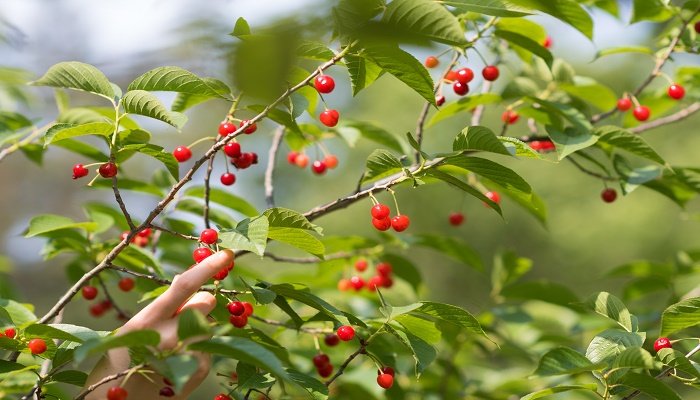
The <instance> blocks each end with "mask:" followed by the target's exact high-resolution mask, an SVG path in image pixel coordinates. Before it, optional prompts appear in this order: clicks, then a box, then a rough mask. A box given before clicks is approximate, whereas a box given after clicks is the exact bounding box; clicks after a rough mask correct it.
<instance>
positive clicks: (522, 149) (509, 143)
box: [498, 136, 549, 161]
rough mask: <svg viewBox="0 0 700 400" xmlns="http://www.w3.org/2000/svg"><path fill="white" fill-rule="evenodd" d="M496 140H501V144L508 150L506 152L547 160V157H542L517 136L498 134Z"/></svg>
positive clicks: (517, 155)
mask: <svg viewBox="0 0 700 400" xmlns="http://www.w3.org/2000/svg"><path fill="white" fill-rule="evenodd" d="M498 140H500V141H501V142H503V145H504V146H505V148H506V149H507V150H508V152H509V153H510V154H512V155H514V156H516V157H526V158H535V159H537V160H546V161H549V159H547V158H544V157H542V155H541V154H540V153H539V152H538V151H536V150H533V149H532V147H530V145H528V144H527V143H525V142H523V141H522V140H520V139H518V138H514V137H509V136H498Z"/></svg>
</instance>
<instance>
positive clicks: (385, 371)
mask: <svg viewBox="0 0 700 400" xmlns="http://www.w3.org/2000/svg"><path fill="white" fill-rule="evenodd" d="M381 374H388V375H391V376H396V371H394V369H393V368H391V367H388V366H387V367H382V370H381V371H380V372H379V373H378V374H377V375H381Z"/></svg>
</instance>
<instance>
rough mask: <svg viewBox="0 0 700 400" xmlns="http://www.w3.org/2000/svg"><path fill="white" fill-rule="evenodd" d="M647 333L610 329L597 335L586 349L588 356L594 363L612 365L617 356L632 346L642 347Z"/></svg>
mask: <svg viewBox="0 0 700 400" xmlns="http://www.w3.org/2000/svg"><path fill="white" fill-rule="evenodd" d="M645 338H646V333H644V332H626V331H623V330H622V329H608V330H604V331H602V332H600V333H599V334H598V335H596V336H595V337H594V338H593V340H591V343H590V344H589V345H588V348H587V349H586V357H588V359H589V360H591V361H592V362H594V363H599V362H604V363H608V365H611V364H612V363H613V362H614V361H615V358H616V357H617V356H618V355H619V354H620V353H622V352H623V351H625V349H627V348H630V347H642V345H643V344H644V339H645Z"/></svg>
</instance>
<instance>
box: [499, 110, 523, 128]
mask: <svg viewBox="0 0 700 400" xmlns="http://www.w3.org/2000/svg"><path fill="white" fill-rule="evenodd" d="M518 118H520V115H518V113H517V112H515V111H513V110H506V111H504V112H503V115H502V116H501V119H502V120H503V122H507V123H509V124H511V125H512V124H514V123H516V122H518Z"/></svg>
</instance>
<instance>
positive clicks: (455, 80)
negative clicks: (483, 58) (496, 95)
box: [425, 56, 501, 106]
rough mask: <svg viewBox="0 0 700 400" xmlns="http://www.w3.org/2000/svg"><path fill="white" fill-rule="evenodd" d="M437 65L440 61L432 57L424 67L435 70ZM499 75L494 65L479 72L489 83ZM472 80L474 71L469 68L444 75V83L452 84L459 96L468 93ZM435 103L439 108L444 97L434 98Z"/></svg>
mask: <svg viewBox="0 0 700 400" xmlns="http://www.w3.org/2000/svg"><path fill="white" fill-rule="evenodd" d="M439 64H440V61H439V60H438V59H437V57H434V56H430V57H428V58H427V59H426V60H425V66H426V67H427V68H435V67H437V66H438V65H439ZM500 74H501V73H500V71H499V70H498V67H497V66H495V65H487V66H486V67H484V69H483V70H481V76H483V77H484V79H485V80H487V81H490V82H493V81H495V80H496V79H498V77H499V76H500ZM472 80H474V71H472V70H471V68H461V69H458V70H456V71H455V70H450V71H448V72H447V74H446V75H445V81H446V82H447V83H452V90H453V91H454V92H455V93H456V94H457V95H459V96H465V95H466V94H467V93H469V82H471V81H472ZM435 101H436V102H437V105H438V106H441V105H443V104H444V103H445V97H444V96H442V95H439V96H438V97H436V98H435Z"/></svg>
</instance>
